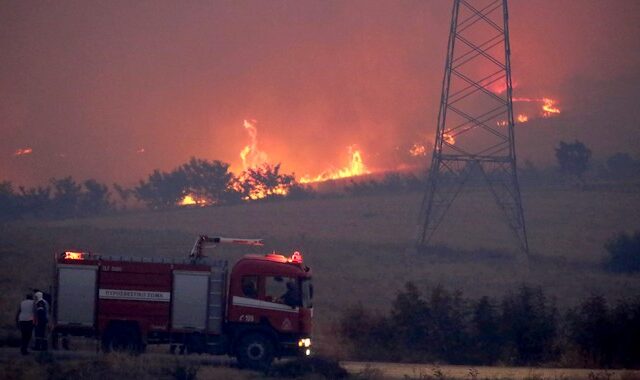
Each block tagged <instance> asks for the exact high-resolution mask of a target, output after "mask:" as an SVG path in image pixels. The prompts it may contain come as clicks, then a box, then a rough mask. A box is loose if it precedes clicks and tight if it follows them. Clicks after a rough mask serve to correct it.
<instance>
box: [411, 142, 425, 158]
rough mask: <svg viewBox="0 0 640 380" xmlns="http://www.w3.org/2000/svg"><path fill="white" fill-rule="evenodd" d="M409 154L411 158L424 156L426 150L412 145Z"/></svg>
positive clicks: (420, 145) (421, 146) (422, 146)
mask: <svg viewBox="0 0 640 380" xmlns="http://www.w3.org/2000/svg"><path fill="white" fill-rule="evenodd" d="M409 154H410V155H411V156H412V157H418V156H426V155H427V148H426V147H425V146H424V145H422V144H418V143H415V144H413V146H412V147H411V149H409Z"/></svg>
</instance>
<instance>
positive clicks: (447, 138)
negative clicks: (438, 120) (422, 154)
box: [442, 131, 456, 145]
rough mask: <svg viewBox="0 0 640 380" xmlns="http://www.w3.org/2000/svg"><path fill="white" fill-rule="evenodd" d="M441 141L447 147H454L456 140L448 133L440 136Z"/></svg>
mask: <svg viewBox="0 0 640 380" xmlns="http://www.w3.org/2000/svg"><path fill="white" fill-rule="evenodd" d="M442 139H443V140H444V141H445V142H446V143H447V144H449V145H455V143H456V138H455V137H454V136H453V134H451V133H450V132H448V131H445V132H444V133H443V134H442Z"/></svg>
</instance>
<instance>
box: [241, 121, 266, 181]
mask: <svg viewBox="0 0 640 380" xmlns="http://www.w3.org/2000/svg"><path fill="white" fill-rule="evenodd" d="M256 124H257V121H255V120H245V121H244V123H243V125H244V128H245V129H246V130H247V132H248V133H249V138H251V142H250V143H249V145H247V146H245V147H244V148H242V151H240V158H242V166H243V168H244V169H245V170H247V169H251V168H257V167H259V166H262V165H264V164H266V163H267V160H268V159H269V156H267V154H266V153H265V152H263V151H261V150H259V149H258V128H256Z"/></svg>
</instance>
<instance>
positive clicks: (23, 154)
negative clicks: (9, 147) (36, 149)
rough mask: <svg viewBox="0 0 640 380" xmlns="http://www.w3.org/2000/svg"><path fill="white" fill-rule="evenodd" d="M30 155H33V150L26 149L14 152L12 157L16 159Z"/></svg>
mask: <svg viewBox="0 0 640 380" xmlns="http://www.w3.org/2000/svg"><path fill="white" fill-rule="evenodd" d="M31 153H33V149H31V148H29V147H27V148H20V149H18V150H16V151H15V153H14V154H13V155H14V156H16V157H18V156H25V155H27V154H31Z"/></svg>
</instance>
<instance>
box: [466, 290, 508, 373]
mask: <svg viewBox="0 0 640 380" xmlns="http://www.w3.org/2000/svg"><path fill="white" fill-rule="evenodd" d="M470 343H471V345H470V346H471V348H470V350H469V351H470V355H469V356H470V360H471V361H472V362H473V363H475V364H487V365H491V364H494V363H495V362H496V361H498V359H499V358H500V353H501V348H502V345H503V337H502V334H501V328H500V315H499V314H498V310H497V308H496V306H495V305H494V304H493V303H492V302H491V300H490V299H489V297H482V298H480V300H478V301H477V302H475V303H474V304H473V309H472V311H471V320H470Z"/></svg>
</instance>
